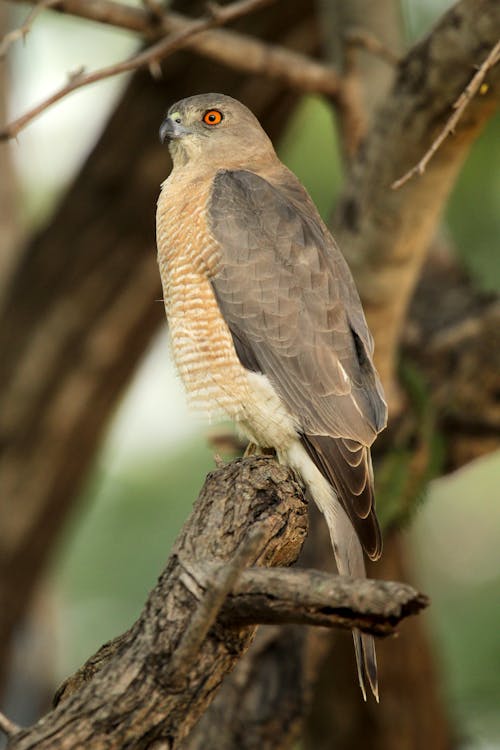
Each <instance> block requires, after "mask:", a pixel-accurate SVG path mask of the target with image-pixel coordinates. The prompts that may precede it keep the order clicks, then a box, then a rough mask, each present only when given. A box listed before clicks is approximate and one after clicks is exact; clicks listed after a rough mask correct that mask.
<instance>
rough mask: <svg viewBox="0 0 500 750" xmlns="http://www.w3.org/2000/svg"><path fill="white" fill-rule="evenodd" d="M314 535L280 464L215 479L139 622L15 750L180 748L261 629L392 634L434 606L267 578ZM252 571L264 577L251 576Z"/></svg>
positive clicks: (361, 587) (246, 466)
mask: <svg viewBox="0 0 500 750" xmlns="http://www.w3.org/2000/svg"><path fill="white" fill-rule="evenodd" d="M306 532H307V506H306V504H305V501H304V499H303V495H302V492H301V490H300V488H299V487H298V486H297V484H296V483H295V482H294V481H293V480H292V479H291V475H290V473H289V471H288V470H287V469H284V468H283V467H281V466H279V465H278V464H277V463H276V462H275V460H274V459H270V458H265V457H254V458H251V459H240V460H238V461H236V462H234V463H232V464H230V465H228V466H225V467H223V468H221V469H219V470H217V471H216V472H213V473H212V474H211V475H209V477H208V478H207V481H206V483H205V486H204V488H203V490H202V492H201V494H200V497H199V499H198V501H197V502H196V504H195V506H194V509H193V512H192V514H191V517H190V518H189V520H188V521H187V523H186V525H185V526H184V528H183V530H182V532H181V534H180V537H179V539H178V540H177V542H176V544H175V546H174V550H173V553H172V555H171V557H170V559H169V561H168V563H167V566H166V568H165V571H164V572H163V573H162V574H161V576H160V578H159V581H158V583H157V585H156V587H155V588H154V590H153V591H152V592H151V594H150V596H149V598H148V601H147V603H146V605H145V607H144V610H143V613H142V615H141V617H140V618H139V620H138V621H137V622H136V623H135V625H133V626H132V628H131V629H130V630H129V631H127V632H126V633H125V634H123V635H122V636H119V637H118V638H116V639H115V640H114V641H112V642H111V643H110V644H107V645H106V646H105V647H104V649H101V650H100V651H99V652H98V653H97V654H96V655H95V656H94V657H92V658H91V659H90V660H89V662H88V663H87V664H85V665H84V667H83V668H82V669H81V670H79V672H78V673H77V674H76V675H74V676H73V677H72V678H70V679H69V680H68V681H67V682H66V683H65V684H64V686H63V687H62V689H60V690H59V691H58V695H57V708H56V709H55V710H54V711H53V712H52V713H51V714H49V715H48V716H47V717H45V718H44V719H43V720H41V721H40V722H39V723H38V724H36V725H35V726H34V727H32V728H30V729H27V730H22V731H20V732H17V733H16V734H15V735H14V736H13V738H12V740H11V744H10V745H9V748H10V750H27V749H28V748H34V747H36V748H37V750H44V749H45V748H49V747H50V748H51V750H57V749H58V748H63V747H64V748H65V750H69V749H70V748H77V747H81V746H83V745H85V744H86V743H90V744H91V746H92V748H94V749H95V750H99V749H100V748H104V747H106V748H121V747H124V746H127V747H130V748H142V747H145V746H146V743H147V742H148V743H150V742H151V741H152V740H153V739H155V740H158V741H166V739H167V738H168V742H169V743H170V744H169V745H168V747H171V748H174V747H177V746H178V743H179V742H180V741H181V739H182V738H183V737H184V736H186V734H187V732H188V731H189V729H190V727H191V726H193V724H194V723H195V722H196V720H197V718H198V717H199V716H200V714H201V713H202V712H203V711H204V709H206V707H207V706H208V704H209V703H210V701H211V700H212V698H213V697H214V695H215V691H216V690H217V687H218V686H219V684H220V682H221V680H222V677H223V676H224V674H225V673H227V672H228V671H229V670H230V669H231V668H232V666H233V665H234V664H235V663H236V662H237V660H238V659H239V658H240V657H241V655H242V654H243V653H244V651H245V650H246V649H247V648H248V646H249V645H250V642H251V640H252V638H253V635H254V631H255V627H254V626H255V624H256V623H260V622H268V623H269V622H272V623H282V622H298V623H303V624H315V625H321V626H328V627H333V626H341V627H344V628H352V627H353V626H356V627H362V628H363V629H364V630H366V631H367V632H373V633H376V634H378V635H388V634H389V633H392V632H393V631H394V628H395V626H396V625H397V623H398V622H399V621H400V620H401V619H402V618H403V617H406V616H408V615H410V614H415V613H417V612H418V611H420V610H421V609H422V607H424V606H426V604H427V600H426V598H425V597H424V596H422V595H421V594H418V593H417V592H416V591H415V590H414V589H412V588H411V587H410V586H406V585H404V584H399V583H391V582H385V581H367V580H361V581H356V580H352V579H348V578H342V577H338V576H334V577H333V576H330V575H327V574H325V573H321V572H319V571H307V570H302V571H301V570H280V571H279V572H278V571H273V570H269V569H268V566H273V565H290V564H291V563H293V562H294V561H295V560H296V558H297V556H298V554H299V552H300V549H301V546H302V543H303V541H304V538H305V535H306ZM247 563H251V564H255V563H257V564H258V565H259V566H265V567H251V568H249V569H247V570H243V567H244V566H245V565H246V564H247ZM110 727H113V733H112V737H111V736H110V734H109V728H110ZM110 743H111V744H110Z"/></svg>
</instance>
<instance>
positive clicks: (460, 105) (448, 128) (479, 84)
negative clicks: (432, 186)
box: [391, 39, 500, 190]
mask: <svg viewBox="0 0 500 750" xmlns="http://www.w3.org/2000/svg"><path fill="white" fill-rule="evenodd" d="M499 60H500V39H499V40H498V42H497V43H496V44H495V46H494V47H493V49H492V50H491V51H490V53H489V55H488V56H487V57H486V59H485V60H484V62H483V63H482V64H481V65H480V66H479V68H478V70H477V71H476V72H475V73H474V75H473V76H472V78H471V80H470V81H469V83H468V84H467V86H466V87H465V89H464V91H462V93H461V94H460V96H459V97H458V99H457V101H456V102H455V103H454V105H453V109H454V110H455V111H454V112H453V114H452V115H451V116H450V118H449V119H448V121H447V123H446V125H445V126H444V128H443V129H442V131H441V132H440V133H439V135H438V137H437V138H436V139H435V140H434V141H433V142H432V144H431V146H430V148H429V149H428V150H427V151H426V153H425V154H424V156H423V157H422V158H421V159H420V161H419V162H418V164H416V165H415V166H414V167H412V168H411V169H410V170H409V171H408V172H406V174H404V175H403V176H402V177H400V178H399V180H396V181H395V182H393V183H392V186H391V187H392V188H393V190H398V189H399V188H400V187H402V186H403V185H404V184H405V182H408V180H411V178H412V177H414V175H416V174H420V175H421V174H423V173H424V172H425V169H426V167H427V165H428V163H429V162H430V160H431V159H432V157H433V156H434V154H435V153H436V151H437V150H438V148H439V147H440V146H441V144H442V143H443V141H444V140H445V138H447V137H448V136H449V135H451V134H452V133H453V132H454V131H455V128H456V126H457V124H458V122H459V120H460V118H461V117H462V116H463V114H464V112H465V109H466V107H467V106H468V105H469V104H470V102H471V100H472V99H473V97H474V96H476V94H477V93H478V92H479V93H483V94H486V93H487V92H488V84H486V83H483V81H484V78H485V76H486V73H487V72H488V71H489V70H490V68H493V67H494V66H495V65H496V64H497V63H498V61H499ZM483 88H484V91H483Z"/></svg>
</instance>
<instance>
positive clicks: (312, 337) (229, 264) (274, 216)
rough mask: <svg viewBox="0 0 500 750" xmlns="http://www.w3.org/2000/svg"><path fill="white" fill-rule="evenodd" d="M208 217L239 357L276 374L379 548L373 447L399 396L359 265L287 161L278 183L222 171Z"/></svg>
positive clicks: (366, 541) (218, 289)
mask: <svg viewBox="0 0 500 750" xmlns="http://www.w3.org/2000/svg"><path fill="white" fill-rule="evenodd" d="M208 216H209V224H210V228H211V231H212V233H213V235H214V237H215V239H216V240H217V242H218V244H219V246H220V253H221V262H220V264H219V266H218V270H217V273H216V274H215V276H213V277H212V279H211V282H212V286H213V289H214V293H215V295H216V298H217V300H218V303H219V306H220V309H221V312H222V314H223V316H224V319H225V320H226V323H227V325H228V326H229V329H230V331H231V333H232V336H233V340H234V343H235V348H236V352H237V354H238V357H239V358H240V360H241V362H242V363H243V364H244V366H245V367H247V368H248V369H250V370H253V371H257V372H262V373H264V374H265V375H266V376H267V377H268V378H269V379H270V380H271V382H272V383H273V385H274V387H275V388H276V390H277V392H278V393H279V395H280V397H281V399H282V400H283V402H284V403H285V404H286V405H287V408H288V409H289V410H290V412H291V413H292V414H294V416H296V417H297V419H298V422H299V424H300V425H301V428H302V432H303V435H304V441H305V443H304V444H305V445H306V448H307V450H308V452H309V454H310V455H311V457H312V458H313V460H314V461H315V463H316V464H317V465H318V467H319V468H320V470H321V471H322V472H323V473H324V475H325V476H326V477H327V478H328V480H329V481H330V482H331V483H332V484H333V485H334V487H335V489H336V490H337V492H338V494H339V497H340V499H341V501H342V503H343V505H344V507H345V509H346V511H347V513H348V515H349V517H350V518H351V520H352V521H353V523H354V525H355V528H356V530H357V531H358V533H359V535H360V539H361V541H362V543H363V546H365V549H366V550H367V552H368V553H369V554H370V556H378V554H379V553H380V532H379V531H378V525H377V523H376V519H375V516H374V513H373V489H372V485H373V482H372V472H371V461H370V455H369V449H368V447H369V446H370V445H371V443H372V442H373V440H374V439H375V437H376V435H377V433H378V432H379V431H380V430H381V429H382V428H383V427H384V426H385V423H386V418H387V407H386V404H385V401H384V398H383V392H382V386H381V384H380V381H379V379H378V375H377V373H376V371H375V368H374V366H373V362H372V353H373V340H372V337H371V335H370V333H369V331H368V328H367V325H366V321H365V318H364V314H363V310H362V308H361V303H360V300H359V296H358V293H357V291H356V288H355V286H354V282H353V280H352V277H351V274H350V271H349V269H348V267H347V264H346V262H345V260H344V258H343V256H342V255H341V253H340V251H339V250H338V248H337V246H336V245H335V242H334V240H333V238H332V236H331V235H330V233H329V232H328V230H327V228H326V227H325V225H324V224H323V222H322V221H321V218H320V217H319V215H318V213H317V211H316V208H315V207H314V204H313V203H312V201H311V199H310V198H309V196H308V194H307V193H306V191H305V190H304V188H303V187H302V186H301V185H300V183H299V182H298V180H296V178H295V177H294V176H293V175H292V174H291V173H290V172H288V170H286V169H285V168H283V173H282V175H281V177H278V179H277V180H273V182H272V183H271V182H270V181H268V180H266V179H264V178H263V177H260V176H259V175H257V174H255V173H253V172H248V171H244V170H239V171H227V170H221V171H219V172H218V173H217V175H216V177H215V180H214V184H213V189H212V193H211V198H210V203H209V213H208ZM361 527H362V528H361ZM360 529H361V531H360Z"/></svg>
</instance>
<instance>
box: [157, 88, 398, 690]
mask: <svg viewBox="0 0 500 750" xmlns="http://www.w3.org/2000/svg"><path fill="white" fill-rule="evenodd" d="M160 137H161V140H162V141H168V146H169V149H170V153H171V156H172V160H173V169H172V172H171V173H170V176H169V177H168V179H167V180H165V182H164V183H163V185H162V188H161V194H160V197H159V200H158V210H157V242H158V261H159V267H160V273H161V279H162V284H163V291H164V300H165V308H166V313H167V318H168V322H169V329H170V338H171V346H172V353H173V358H174V361H175V364H176V366H177V369H178V371H179V374H180V376H181V379H182V380H183V382H184V385H185V388H186V391H187V394H188V398H189V400H190V401H191V402H192V404H193V405H194V406H195V407H197V408H198V409H201V410H202V411H204V412H206V413H208V414H209V415H210V416H211V417H219V416H222V417H229V418H231V419H232V420H234V422H235V423H236V424H237V426H238V428H239V430H240V431H241V432H242V433H243V435H244V436H246V437H247V438H248V439H249V440H250V441H251V442H252V443H254V444H255V445H257V446H259V447H261V448H273V449H274V450H275V452H276V455H277V457H278V460H279V461H280V462H281V463H283V464H286V465H288V466H290V467H292V468H293V469H294V470H295V471H296V472H297V473H298V474H299V476H300V477H301V478H302V480H303V482H304V485H305V487H306V489H307V490H308V492H309V493H310V495H311V496H312V497H313V499H314V501H315V502H316V504H317V505H318V507H319V509H320V510H321V512H322V513H323V514H324V516H325V519H326V522H327V524H328V528H329V531H330V536H331V540H332V545H333V550H334V553H335V559H336V562H337V567H338V570H339V573H340V574H341V575H348V576H353V577H362V576H365V575H366V572H365V566H364V560H363V548H364V550H365V552H366V554H367V555H368V556H369V557H370V558H371V559H372V560H376V559H377V558H378V557H379V556H380V554H381V551H382V540H381V534H380V528H379V525H378V522H377V518H376V515H375V503H374V495H373V470H372V464H371V458H370V445H371V444H372V442H373V441H374V439H375V437H376V436H377V433H378V432H380V430H382V429H383V428H384V427H385V424H386V418H387V407H386V403H385V400H384V395H383V390H382V386H381V384H380V380H379V378H378V375H377V372H376V370H375V367H374V365H373V359H372V357H373V340H372V337H371V335H370V332H369V330H368V327H367V324H366V320H365V316H364V314H363V310H362V308H361V303H360V300H359V296H358V293H357V291H356V288H355V286H354V282H353V279H352V276H351V273H350V271H349V269H348V267H347V264H346V262H345V260H344V258H343V256H342V255H341V253H340V251H339V249H338V247H337V245H336V244H335V241H334V239H333V237H332V236H331V234H330V232H329V231H328V229H327V227H326V226H325V224H324V223H323V221H322V220H321V218H320V216H319V214H318V211H317V210H316V207H315V205H314V203H313V202H312V200H311V198H310V197H309V195H308V193H307V192H306V190H305V189H304V187H303V186H302V185H301V183H300V182H299V181H298V179H297V178H296V177H295V175H294V174H293V173H292V172H290V171H289V170H288V169H287V168H286V167H285V166H284V165H283V164H282V163H281V162H280V160H279V159H278V157H277V156H276V153H275V151H274V148H273V146H272V143H271V141H270V139H269V138H268V136H267V135H266V133H265V132H264V130H263V129H262V127H261V125H260V124H259V122H258V120H257V119H256V117H255V116H254V115H253V114H252V113H251V112H250V111H249V110H248V109H247V108H246V107H245V106H244V105H243V104H241V103H240V102H238V101H236V100H235V99H232V98H231V97H229V96H224V95H222V94H203V95H200V96H192V97H189V98H187V99H183V100H182V101H180V102H177V103H176V104H174V105H173V106H172V107H170V109H169V111H168V113H167V116H166V118H165V120H164V122H163V124H162V125H161V129H160ZM353 635H354V645H355V651H356V660H357V666H358V676H359V682H360V685H361V690H362V692H363V696H364V697H365V700H366V689H367V686H369V687H370V688H371V690H372V692H373V694H374V696H375V697H376V698H377V700H378V683H377V663H376V657H375V647H374V641H373V638H372V637H371V636H368V635H365V634H362V633H360V632H359V631H354V632H353Z"/></svg>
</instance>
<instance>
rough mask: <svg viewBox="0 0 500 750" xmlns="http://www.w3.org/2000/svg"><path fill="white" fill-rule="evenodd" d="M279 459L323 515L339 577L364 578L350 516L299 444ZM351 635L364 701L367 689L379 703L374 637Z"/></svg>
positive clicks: (361, 561) (364, 573)
mask: <svg viewBox="0 0 500 750" xmlns="http://www.w3.org/2000/svg"><path fill="white" fill-rule="evenodd" d="M280 458H281V460H282V461H283V463H287V464H288V465H289V466H291V467H292V468H293V469H295V471H297V472H298V473H299V475H300V476H301V477H302V480H303V481H304V483H305V485H306V486H307V489H308V490H309V492H310V494H311V495H312V497H313V500H314V501H315V503H316V505H317V506H318V508H319V509H320V511H321V512H322V513H323V515H324V516H325V520H326V522H327V525H328V529H329V532H330V539H331V541H332V547H333V552H334V555H335V561H336V563H337V568H338V571H339V574H340V575H345V576H350V577H352V578H365V577H366V569H365V562H364V558H363V549H362V547H361V544H360V542H359V539H358V536H357V534H356V532H355V530H354V527H353V525H352V523H351V521H350V519H349V516H348V515H347V513H346V512H345V510H344V508H343V507H342V505H341V504H340V501H339V500H338V499H337V496H336V494H335V491H334V489H333V488H332V486H331V484H330V483H329V482H328V481H327V480H326V479H325V477H324V476H323V475H322V473H321V472H320V471H319V469H318V468H317V467H316V465H315V464H314V462H313V461H312V459H311V458H310V456H309V455H308V454H307V453H306V451H305V449H304V447H303V446H302V445H301V443H300V442H299V441H297V442H296V443H294V444H293V445H292V446H291V447H290V448H289V449H288V451H287V455H286V456H281V457H280ZM352 635H353V639H354V651H355V655H356V663H357V668H358V679H359V685H360V687H361V692H362V693H363V698H364V699H365V701H366V691H367V688H368V687H369V688H370V689H371V691H372V693H373V695H374V697H375V699H376V701H377V702H378V700H379V695H378V680H377V658H376V655H375V642H374V639H373V636H371V635H367V634H365V633H361V632H360V631H359V630H357V629H354V630H353V631H352Z"/></svg>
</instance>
